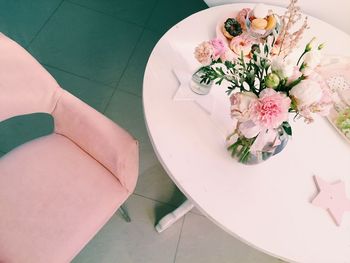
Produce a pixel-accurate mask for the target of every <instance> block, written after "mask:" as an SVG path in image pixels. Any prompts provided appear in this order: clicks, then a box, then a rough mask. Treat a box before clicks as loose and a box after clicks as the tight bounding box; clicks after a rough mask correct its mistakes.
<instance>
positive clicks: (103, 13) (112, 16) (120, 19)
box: [65, 0, 143, 28]
mask: <svg viewBox="0 0 350 263" xmlns="http://www.w3.org/2000/svg"><path fill="white" fill-rule="evenodd" d="M65 1H66V2H68V3H70V4H72V5H76V6H79V7H82V8H85V9H87V10H90V11H93V12H96V13H99V14H101V15H105V16H108V17H111V18H113V19H115V20H117V21H121V22H124V23H128V24H130V25H133V26H137V27H139V28H143V26H141V25H139V24H136V23H133V22H130V21H128V20H125V19H122V18H119V17H116V16H114V15H111V14H108V13H105V12H102V11H99V10H96V9H94V8H91V7H88V6H85V5H82V4H78V3H75V2H74V1H71V0H65Z"/></svg>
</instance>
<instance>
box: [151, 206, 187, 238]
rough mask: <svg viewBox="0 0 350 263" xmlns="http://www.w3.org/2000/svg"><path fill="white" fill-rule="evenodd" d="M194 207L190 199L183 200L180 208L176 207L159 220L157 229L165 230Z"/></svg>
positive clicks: (158, 230)
mask: <svg viewBox="0 0 350 263" xmlns="http://www.w3.org/2000/svg"><path fill="white" fill-rule="evenodd" d="M192 208H193V204H192V203H191V201H190V200H186V201H185V202H183V203H182V204H181V205H180V206H179V207H178V208H176V209H175V210H174V211H173V212H171V213H169V214H167V215H166V216H164V217H163V218H162V219H161V220H159V222H158V224H157V225H156V230H157V232H158V233H161V232H163V231H164V230H165V229H167V228H168V227H169V226H171V225H172V224H174V223H175V222H176V221H177V220H179V219H180V218H181V217H183V216H184V215H185V214H186V213H188V212H189V211H190V210H191V209H192Z"/></svg>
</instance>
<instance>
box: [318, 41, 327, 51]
mask: <svg viewBox="0 0 350 263" xmlns="http://www.w3.org/2000/svg"><path fill="white" fill-rule="evenodd" d="M325 45H326V43H322V44H319V45H318V50H321V49H323V48H324V47H325Z"/></svg>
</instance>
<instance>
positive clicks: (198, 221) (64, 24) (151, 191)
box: [0, 0, 279, 263]
mask: <svg viewBox="0 0 350 263" xmlns="http://www.w3.org/2000/svg"><path fill="white" fill-rule="evenodd" d="M204 8H206V5H205V4H204V2H203V1H202V0H175V1H174V0H127V1H122V0H33V1H29V0H3V1H0V30H1V31H2V32H3V33H5V34H7V35H8V36H9V37H11V38H13V39H14V40H16V41H17V42H19V43H20V44H21V45H23V46H24V47H25V48H26V49H27V50H29V52H30V53H31V54H32V55H33V56H34V57H36V58H37V59H38V60H39V62H40V63H42V64H43V66H44V67H45V68H46V69H47V70H48V71H49V72H50V73H51V74H52V75H53V76H54V77H55V79H56V80H57V81H58V83H59V84H60V85H61V86H62V87H63V88H64V89H67V90H68V91H70V92H71V93H73V94H74V95H75V96H77V97H79V98H81V99H82V100H84V101H85V102H87V103H88V104H90V105H91V106H92V107H94V108H95V109H97V110H98V111H100V112H102V113H104V114H105V115H106V116H108V117H109V118H111V119H112V120H113V121H115V122H117V123H119V124H120V125H121V126H123V127H124V128H126V129H127V130H129V131H130V132H131V133H132V134H133V135H134V136H135V137H136V138H138V139H139V141H140V177H139V181H138V184H137V187H136V190H135V193H134V194H133V195H132V196H131V197H130V198H129V199H128V201H127V202H126V206H127V207H128V210H129V213H130V216H131V217H132V222H131V223H126V222H125V221H123V220H122V219H121V218H120V216H119V215H118V214H115V215H114V216H113V217H112V218H111V220H110V221H109V222H108V223H107V224H106V225H105V226H104V227H103V228H102V230H101V231H100V232H99V233H98V234H97V235H96V236H95V237H94V238H93V239H92V240H91V242H90V243H89V244H88V245H87V246H86V247H85V248H84V249H83V250H82V251H81V253H80V254H79V255H78V256H77V257H76V258H75V259H74V261H73V262H74V263H87V262H91V263H95V262H96V263H101V262H104V263H112V262H113V263H151V262H152V263H167V262H169V263H170V262H172V263H173V262H175V263H180V262H181V263H187V262H188V263H197V262H201V263H202V262H203V263H208V262H215V263H216V262H232V263H238V262H239V263H253V262H264V263H265V262H279V261H278V260H276V259H274V258H271V257H269V256H266V255H264V254H262V253H260V252H258V251H256V250H253V249H251V248H249V247H248V246H246V245H244V244H242V243H240V242H239V241H237V240H236V239H234V238H233V237H231V236H229V235H228V234H226V233H225V232H224V231H222V230H221V229H219V228H218V227H217V226H215V225H214V224H212V223H211V222H210V221H209V220H208V219H206V218H205V217H204V216H202V215H201V214H200V213H199V212H198V211H194V212H192V213H190V214H188V215H187V216H185V217H184V218H182V219H181V220H179V222H177V223H176V224H175V225H174V226H173V227H172V228H171V229H169V230H167V231H165V232H164V233H162V234H158V233H157V232H156V231H155V230H154V224H155V222H156V220H157V219H159V218H160V217H161V216H163V215H164V214H165V213H167V212H168V211H170V210H171V209H173V208H174V207H175V206H177V205H179V204H180V203H181V202H182V201H183V200H184V196H183V195H182V194H181V193H180V192H179V191H178V190H177V188H176V186H175V185H174V184H173V182H172V181H171V180H170V178H169V177H168V176H167V174H166V173H165V171H164V170H163V168H162V166H161V165H160V163H159V162H158V160H157V158H156V156H155V153H154V151H153V149H152V146H151V143H150V140H149V138H148V135H147V130H146V126H145V123H144V118H143V112H142V80H143V73H144V69H145V66H146V63H147V59H148V57H149V55H150V53H151V51H152V49H153V47H154V45H155V44H156V43H157V41H158V40H159V38H160V37H161V36H162V34H163V33H164V32H165V31H166V30H168V29H169V28H170V27H172V26H173V25H174V24H175V23H177V22H178V21H180V20H182V19H183V18H184V17H186V16H188V15H190V14H192V13H194V12H197V11H200V10H202V9H204ZM51 130H52V120H51V119H50V117H48V116H47V115H42V114H41V115H40V114H39V115H31V116H23V117H21V118H15V119H11V120H8V121H6V122H3V123H0V156H1V155H2V154H4V153H6V152H7V151H10V150H11V149H12V148H14V147H16V146H17V145H19V144H21V143H24V142H25V141H27V140H30V139H33V138H35V137H38V136H41V135H44V134H47V133H49V132H50V131H51Z"/></svg>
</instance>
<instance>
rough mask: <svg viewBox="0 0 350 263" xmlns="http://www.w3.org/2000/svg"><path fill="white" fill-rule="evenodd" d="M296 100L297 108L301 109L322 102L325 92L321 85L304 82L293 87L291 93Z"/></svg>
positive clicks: (313, 82)
mask: <svg viewBox="0 0 350 263" xmlns="http://www.w3.org/2000/svg"><path fill="white" fill-rule="evenodd" d="M289 94H290V95H291V96H293V97H294V98H295V99H296V102H297V107H298V109H300V108H301V107H304V106H309V105H311V104H313V103H317V102H319V101H320V100H321V98H322V95H323V91H322V88H321V86H320V84H319V83H317V82H316V81H313V80H303V81H301V82H300V83H299V84H298V85H296V86H295V87H293V88H292V89H291V91H290V92H289Z"/></svg>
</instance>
